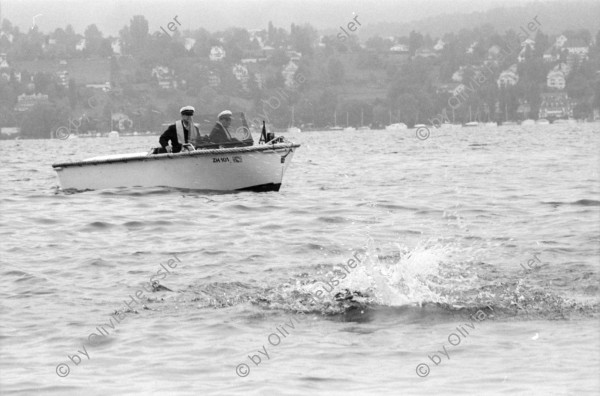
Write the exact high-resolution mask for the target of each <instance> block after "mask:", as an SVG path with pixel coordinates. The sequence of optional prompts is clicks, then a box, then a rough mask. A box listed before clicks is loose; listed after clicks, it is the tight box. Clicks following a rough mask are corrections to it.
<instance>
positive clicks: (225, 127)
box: [208, 110, 239, 144]
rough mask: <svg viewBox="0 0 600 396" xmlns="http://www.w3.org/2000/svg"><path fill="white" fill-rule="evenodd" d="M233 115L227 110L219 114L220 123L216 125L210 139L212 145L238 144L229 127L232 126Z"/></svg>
mask: <svg viewBox="0 0 600 396" xmlns="http://www.w3.org/2000/svg"><path fill="white" fill-rule="evenodd" d="M232 116H233V114H232V113H231V111H229V110H225V111H222V112H220V113H219V116H218V117H219V121H217V123H216V124H215V126H214V127H213V129H212V131H210V135H209V136H208V138H209V139H210V141H211V142H212V143H217V144H221V143H237V142H239V140H238V139H235V138H233V137H232V136H231V134H230V133H229V126H230V125H231V117H232Z"/></svg>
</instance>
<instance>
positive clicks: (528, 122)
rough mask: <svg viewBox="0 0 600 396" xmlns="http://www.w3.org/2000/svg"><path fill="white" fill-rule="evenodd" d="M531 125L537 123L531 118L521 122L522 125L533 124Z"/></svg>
mask: <svg viewBox="0 0 600 396" xmlns="http://www.w3.org/2000/svg"><path fill="white" fill-rule="evenodd" d="M531 125H535V121H534V120H532V119H530V118H528V119H526V120H523V121H522V122H521V126H531Z"/></svg>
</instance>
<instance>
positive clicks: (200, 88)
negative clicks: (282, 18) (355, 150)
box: [0, 15, 600, 138]
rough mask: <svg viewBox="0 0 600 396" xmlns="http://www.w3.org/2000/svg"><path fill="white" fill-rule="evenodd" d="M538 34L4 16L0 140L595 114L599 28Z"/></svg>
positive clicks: (598, 112)
mask: <svg viewBox="0 0 600 396" xmlns="http://www.w3.org/2000/svg"><path fill="white" fill-rule="evenodd" d="M542 28H543V27H542ZM542 28H539V29H536V31H535V32H534V33H531V34H528V35H524V34H523V33H522V32H519V31H517V30H508V31H506V32H503V33H500V32H497V31H495V29H494V28H493V27H492V26H491V25H483V26H478V27H474V28H472V29H470V30H469V29H463V30H461V31H459V32H449V33H446V34H444V35H443V36H441V37H431V36H429V35H427V34H425V35H423V34H421V33H419V32H418V31H412V32H410V34H408V35H406V36H389V37H381V36H373V37H370V38H368V39H367V40H365V41H364V42H361V41H359V40H358V39H357V36H355V35H351V36H349V37H348V39H347V40H343V41H342V40H340V39H339V38H338V37H337V36H336V35H333V34H332V35H322V34H319V32H318V31H317V30H316V29H314V28H313V27H312V26H310V25H302V26H299V25H294V24H292V25H291V26H290V29H289V30H287V29H284V28H281V27H276V26H275V25H274V24H273V23H269V25H268V26H267V27H266V28H264V29H254V30H246V29H240V28H233V29H228V30H224V31H220V32H208V31H206V30H204V29H198V30H193V31H190V30H186V31H179V30H175V31H171V32H166V31H164V32H163V31H160V30H158V31H156V32H150V31H149V28H148V21H146V19H145V18H144V17H143V16H140V15H138V16H135V17H133V18H132V19H131V21H130V23H129V25H128V26H124V27H123V28H122V29H121V31H120V32H119V35H118V37H112V36H105V35H104V34H103V33H102V32H101V30H100V28H99V27H97V26H96V25H90V26H88V27H87V28H86V29H85V31H84V32H82V33H77V32H75V31H74V30H73V29H72V27H71V26H66V27H65V28H59V29H56V30H55V31H54V32H49V33H46V32H40V31H38V29H37V27H33V28H32V29H29V30H28V31H26V32H22V31H20V30H19V28H17V27H14V26H12V24H11V22H10V21H8V20H6V19H5V20H3V21H2V26H1V29H0V127H2V131H3V137H5V138H6V137H11V136H16V135H19V136H22V137H31V138H49V137H50V136H51V134H52V131H54V130H56V128H58V127H60V126H69V128H72V129H73V133H77V134H89V133H97V132H107V131H110V130H119V131H121V132H132V131H151V132H152V133H158V132H161V131H162V130H163V129H164V124H165V123H166V122H170V121H172V120H174V119H175V118H177V116H178V110H179V108H180V107H181V106H183V105H192V106H194V107H195V108H196V109H197V112H198V113H200V114H203V115H206V117H211V116H212V117H214V115H216V114H217V113H218V112H220V111H221V110H223V109H231V110H233V111H243V112H245V113H246V114H247V118H248V119H250V120H254V121H256V123H258V121H259V120H263V119H265V120H266V121H267V122H268V123H269V124H270V125H271V126H272V127H273V128H286V127H288V126H290V125H291V123H292V118H293V120H294V123H295V124H296V125H301V126H303V129H310V128H314V129H319V128H320V129H322V128H327V127H331V126H334V125H335V124H342V125H346V124H347V125H349V126H355V127H357V126H362V125H369V126H371V127H373V128H377V127H383V126H385V125H388V124H391V123H395V122H404V123H406V124H407V125H409V126H411V125H414V124H417V123H425V124H432V123H433V122H432V120H433V119H434V118H436V117H437V118H438V119H439V118H440V115H441V116H442V118H443V119H444V120H445V121H447V122H453V123H464V122H469V121H472V120H478V121H485V122H490V121H491V122H498V123H502V122H511V121H521V120H525V119H533V120H535V119H538V118H545V119H549V120H550V121H553V120H556V119H570V118H575V119H578V120H594V119H599V118H600V43H599V41H600V32H590V31H588V30H585V29H574V30H567V31H564V32H561V33H560V34H556V35H548V34H545V33H544V32H543V29H542ZM209 121H210V120H209ZM6 131H10V133H5V132H6Z"/></svg>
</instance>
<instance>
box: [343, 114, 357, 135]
mask: <svg viewBox="0 0 600 396" xmlns="http://www.w3.org/2000/svg"><path fill="white" fill-rule="evenodd" d="M354 131H356V128H354V127H352V126H350V125H348V112H346V128H344V132H354Z"/></svg>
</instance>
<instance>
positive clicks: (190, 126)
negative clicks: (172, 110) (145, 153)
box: [158, 106, 200, 153]
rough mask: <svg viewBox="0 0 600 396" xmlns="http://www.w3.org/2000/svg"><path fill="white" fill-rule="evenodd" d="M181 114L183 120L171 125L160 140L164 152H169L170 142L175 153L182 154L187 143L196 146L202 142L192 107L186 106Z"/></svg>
mask: <svg viewBox="0 0 600 396" xmlns="http://www.w3.org/2000/svg"><path fill="white" fill-rule="evenodd" d="M179 112H180V113H181V120H179V121H176V122H175V123H174V124H171V125H169V127H168V128H167V130H166V131H164V133H163V134H162V135H160V138H159V139H158V141H159V143H160V145H161V147H162V149H163V150H164V151H163V152H167V145H168V144H169V141H171V147H172V148H173V152H174V153H178V152H180V151H181V148H182V146H183V144H185V143H191V144H193V145H196V144H198V142H199V141H200V130H198V127H197V126H196V125H194V122H193V121H192V116H193V115H194V108H193V107H192V106H185V107H182V108H181V110H179Z"/></svg>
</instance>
